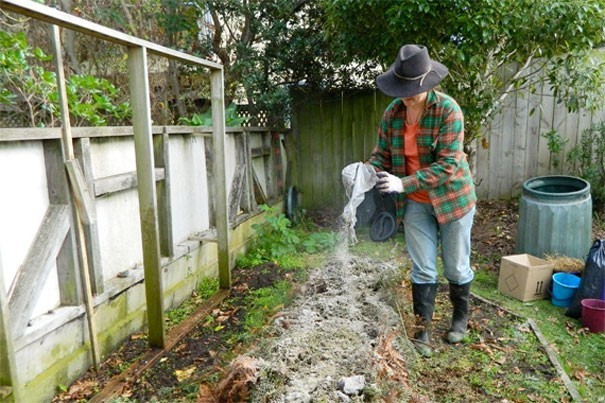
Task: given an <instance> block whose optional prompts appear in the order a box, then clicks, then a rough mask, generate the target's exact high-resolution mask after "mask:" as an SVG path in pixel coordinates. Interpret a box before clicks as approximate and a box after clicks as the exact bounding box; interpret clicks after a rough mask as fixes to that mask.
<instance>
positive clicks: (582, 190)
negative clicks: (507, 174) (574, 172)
mask: <svg viewBox="0 0 605 403" xmlns="http://www.w3.org/2000/svg"><path fill="white" fill-rule="evenodd" d="M591 238H592V198H591V196H590V183H588V182H587V181H585V180H584V179H581V178H577V177H574V176H562V175H553V176H540V177H536V178H532V179H529V180H527V181H525V182H524V183H523V194H522V196H521V202H520V204H519V222H518V225H517V242H516V247H515V250H516V253H529V254H530V255H534V256H537V257H543V256H544V255H547V254H548V255H562V256H568V257H574V258H579V259H584V258H585V257H586V254H587V253H588V250H589V249H590V246H591V244H592V239H591Z"/></svg>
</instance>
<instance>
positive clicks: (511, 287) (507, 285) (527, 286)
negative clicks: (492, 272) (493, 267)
mask: <svg viewBox="0 0 605 403" xmlns="http://www.w3.org/2000/svg"><path fill="white" fill-rule="evenodd" d="M552 274H553V264H552V263H548V262H547V261H546V260H542V259H540V258H537V257H535V256H532V255H528V254H526V253H525V254H522V255H512V256H503V257H502V260H501V262H500V276H499V277H498V291H500V292H501V293H503V294H506V295H510V296H511V297H514V298H517V299H519V300H521V301H532V300H535V299H542V298H546V297H547V295H548V290H549V287H550V281H551V279H552Z"/></svg>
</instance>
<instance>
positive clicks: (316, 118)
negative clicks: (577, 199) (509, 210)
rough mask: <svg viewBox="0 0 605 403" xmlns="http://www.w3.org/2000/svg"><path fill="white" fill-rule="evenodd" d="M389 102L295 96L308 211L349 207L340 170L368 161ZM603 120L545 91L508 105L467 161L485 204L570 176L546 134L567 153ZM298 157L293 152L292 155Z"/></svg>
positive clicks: (357, 95) (299, 175) (373, 95)
mask: <svg viewBox="0 0 605 403" xmlns="http://www.w3.org/2000/svg"><path fill="white" fill-rule="evenodd" d="M391 100H392V99H391V98H388V97H385V96H383V95H382V94H381V93H379V92H378V91H358V92H354V93H344V92H343V93H333V94H329V95H325V96H323V97H321V98H309V97H307V96H304V95H303V94H301V93H295V107H294V108H293V111H294V116H293V119H292V128H293V132H292V139H291V140H292V141H293V143H294V147H295V149H296V154H295V158H296V160H292V163H293V165H294V166H293V167H292V170H293V172H292V179H291V180H292V183H293V184H295V185H296V186H297V187H298V189H299V191H300V193H301V197H302V201H301V203H302V206H303V207H304V208H306V209H316V208H336V209H340V208H342V207H343V206H344V205H345V204H346V201H347V200H346V196H345V194H344V188H343V185H342V180H341V171H342V169H343V168H344V167H345V166H346V165H348V164H350V163H353V162H357V161H364V160H367V158H368V157H369V155H370V152H371V151H372V148H373V147H374V144H375V141H376V133H377V127H378V124H379V122H380V119H381V117H382V112H383V110H384V108H385V107H386V106H387V105H388V104H389V103H390V102H391ZM603 119H605V111H600V112H597V113H588V112H584V111H580V112H578V113H568V112H567V110H566V108H565V107H564V106H563V105H559V104H556V102H555V100H554V97H553V96H552V94H550V93H549V92H548V91H543V92H542V93H538V94H534V95H528V94H525V93H518V94H515V95H511V96H509V97H507V98H506V100H505V104H504V106H503V108H502V110H501V111H500V113H499V114H497V115H496V116H495V117H494V119H493V120H492V121H491V123H490V124H489V125H488V126H487V127H486V128H485V129H484V133H485V136H484V138H480V139H479V140H477V141H475V142H474V143H473V144H472V146H473V149H474V153H473V155H472V156H471V157H470V161H471V164H472V166H473V172H474V176H475V183H476V185H477V194H478V196H479V198H480V199H503V198H514V197H518V196H519V195H520V193H521V188H522V184H523V182H524V181H525V180H527V179H529V178H532V177H536V176H543V175H552V174H565V173H567V172H566V171H565V167H564V164H557V163H556V162H555V158H553V156H552V155H551V152H550V150H549V149H548V143H547V139H546V138H545V137H544V136H543V135H544V134H545V133H547V132H548V131H550V130H556V131H557V132H558V134H559V135H560V136H561V137H562V139H563V140H564V141H565V146H564V150H563V153H562V155H564V154H566V153H567V152H568V151H569V149H570V148H571V147H573V146H574V145H575V144H576V143H577V142H578V141H579V139H580V137H581V134H582V131H583V130H584V129H586V128H588V127H590V125H591V124H592V123H594V122H599V121H601V120H603ZM290 154H291V155H293V153H292V152H291V153H290Z"/></svg>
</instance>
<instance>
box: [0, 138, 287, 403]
mask: <svg viewBox="0 0 605 403" xmlns="http://www.w3.org/2000/svg"><path fill="white" fill-rule="evenodd" d="M104 130H108V131H111V128H107V129H99V130H97V129H95V131H94V133H97V134H94V135H91V137H90V164H91V166H90V170H91V171H92V176H93V180H99V179H102V178H106V177H108V176H113V175H121V174H127V173H132V172H135V171H136V156H135V151H134V140H133V138H132V136H129V135H124V134H125V133H124V129H120V130H121V134H120V135H119V136H114V137H111V136H109V135H108V133H105V132H104ZM24 133H25V134H23V135H22V140H19V141H7V140H6V139H4V140H2V136H1V134H2V132H1V129H0V140H2V141H0V252H1V253H0V259H2V260H1V261H0V263H1V264H0V268H1V269H2V270H3V276H4V281H5V283H6V287H5V288H6V289H5V290H3V291H4V292H7V291H8V290H9V287H10V284H11V283H12V281H13V279H14V277H15V274H16V273H17V271H18V269H19V267H20V265H21V264H22V263H23V261H24V259H25V257H26V255H27V253H28V250H29V248H30V246H31V245H32V242H33V240H34V239H35V236H36V233H37V231H38V229H39V227H40V225H41V222H42V218H43V217H44V214H45V212H46V210H47V208H48V205H49V197H48V194H49V190H48V183H47V179H46V178H47V173H46V166H45V156H44V146H43V143H44V141H58V137H52V135H49V134H48V133H50V132H43V133H42V134H39V133H38V132H37V134H36V136H37V137H34V138H32V139H31V140H30V139H29V138H28V136H29V133H28V132H26V131H24ZM180 133H181V132H179V134H170V135H169V142H170V143H169V147H168V149H169V161H168V162H169V165H168V167H167V171H168V172H169V175H170V204H171V210H170V214H171V219H172V229H173V234H172V235H173V243H174V247H175V248H174V249H175V256H172V257H165V258H163V260H162V263H163V266H164V270H163V275H164V286H165V290H164V291H165V295H164V298H165V301H166V307H167V308H171V307H174V306H176V305H178V304H180V303H181V302H182V301H183V300H184V299H186V298H187V297H188V296H190V295H191V292H192V290H194V289H195V287H196V285H197V284H198V283H199V281H200V280H201V278H203V277H207V276H217V265H218V260H217V256H218V255H217V250H216V244H215V243H212V242H211V243H201V242H199V241H191V240H189V238H190V237H191V235H193V234H194V233H198V232H203V231H205V230H207V229H209V227H210V222H211V217H210V208H209V204H210V203H211V199H212V194H213V190H212V189H209V180H208V169H207V168H208V167H207V166H206V154H205V147H206V144H205V142H207V141H210V139H209V137H207V136H205V135H199V134H180ZM126 134H127V132H126ZM238 135H241V133H229V134H228V136H227V139H226V140H227V141H226V149H225V151H226V178H227V183H225V187H226V188H227V189H228V190H230V189H231V182H232V180H233V177H234V174H235V167H236V164H237V161H236V156H237V152H236V144H237V141H238V140H237V139H236V136H238ZM249 135H250V141H251V145H252V147H260V145H261V140H260V139H259V137H260V136H263V135H264V136H267V135H268V133H267V132H264V133H263V132H251V133H249ZM36 138H37V139H36ZM40 138H45V139H49V138H50V139H51V140H40ZM282 155H285V153H283V150H282ZM260 160H262V159H261V158H257V159H256V161H253V165H254V166H255V168H256V169H257V176H258V179H259V180H260V182H261V186H263V188H264V189H267V185H266V184H265V183H264V181H265V177H266V175H265V168H264V166H263V164H262V161H260ZM284 167H285V164H284ZM91 193H92V194H94V192H93V191H92V189H91ZM273 196H275V195H273ZM95 208H96V219H97V220H96V225H97V231H98V241H99V250H100V257H101V269H102V278H103V282H104V289H105V291H104V292H103V293H102V294H99V295H96V296H95V298H94V300H95V301H94V304H95V318H94V320H95V323H96V326H97V329H98V340H99V342H100V345H101V348H102V349H103V354H104V355H105V356H106V354H107V353H108V352H111V351H112V350H113V349H115V348H117V347H119V345H120V344H121V343H122V342H123V340H124V339H125V338H126V337H128V336H129V335H130V334H131V333H133V332H135V331H141V330H142V328H144V324H145V320H146V317H145V292H144V282H143V281H142V280H143V276H144V271H143V270H142V268H141V264H142V260H143V257H142V254H143V252H142V241H141V233H140V220H139V210H138V193H137V190H136V188H132V189H126V190H120V191H116V192H112V193H108V194H106V195H102V196H99V197H96V198H95ZM259 219H262V217H261V216H260V215H254V214H252V215H250V216H247V220H246V221H242V222H240V223H239V225H238V226H237V227H236V228H235V229H234V231H233V236H232V245H231V249H232V253H233V256H235V254H237V253H238V252H240V251H242V250H243V249H245V248H246V247H247V244H248V243H249V239H250V238H251V237H252V236H253V234H254V229H253V228H252V223H254V222H255V220H256V221H258V220H259ZM127 270H128V271H129V275H128V276H127V277H120V276H118V273H121V272H125V271H127ZM57 278H58V277H57V268H56V265H55V267H54V268H53V270H51V274H50V275H49V278H48V280H47V281H46V284H45V286H44V289H43V291H42V293H41V294H40V295H39V296H35V297H36V298H39V302H38V304H37V307H36V308H35V310H34V312H33V314H32V315H31V318H30V326H28V327H27V329H26V330H25V333H24V334H23V335H22V336H20V337H19V338H17V339H16V340H13V344H14V348H15V355H16V357H15V359H16V362H17V372H18V378H19V380H20V381H21V382H23V383H24V385H25V388H26V395H27V396H28V397H32V399H33V400H32V401H46V400H50V399H49V396H52V395H53V394H54V392H55V388H56V385H58V384H69V383H70V382H71V381H73V380H74V379H75V378H77V377H78V376H79V375H81V374H82V373H83V372H84V371H85V370H86V369H87V368H89V367H90V365H91V364H92V363H91V355H90V341H89V339H88V330H87V327H86V316H85V309H84V306H83V305H82V306H60V305H59V303H60V294H59V284H58V280H57ZM32 357H36V359H32ZM51 373H52V374H51Z"/></svg>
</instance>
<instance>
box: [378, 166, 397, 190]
mask: <svg viewBox="0 0 605 403" xmlns="http://www.w3.org/2000/svg"><path fill="white" fill-rule="evenodd" d="M376 175H377V176H378V182H377V183H376V188H378V190H380V191H381V192H382V193H403V183H402V182H401V178H398V177H396V176H395V175H391V174H390V173H388V172H384V171H382V172H376Z"/></svg>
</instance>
